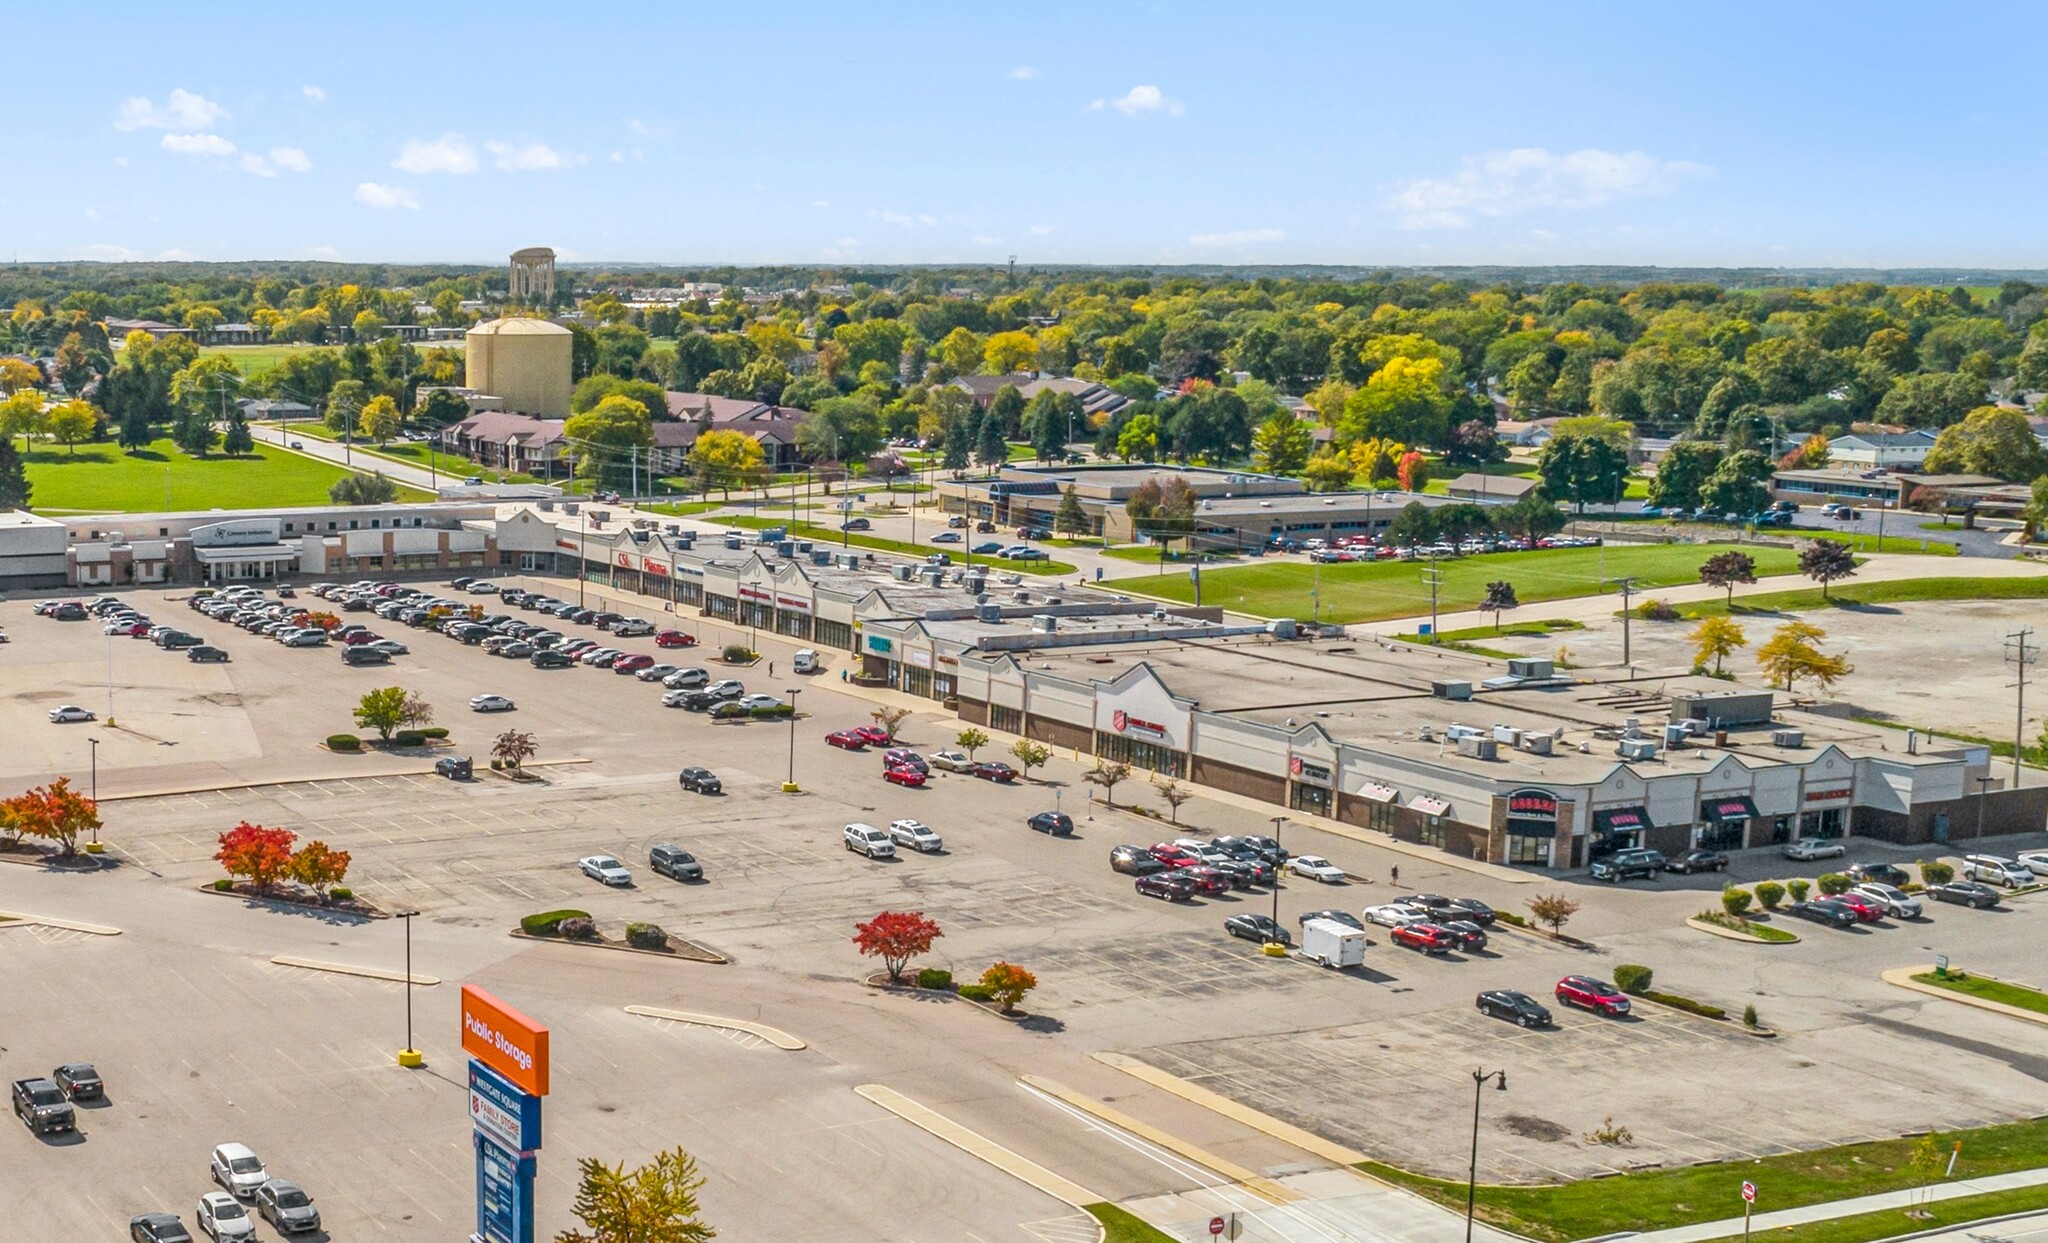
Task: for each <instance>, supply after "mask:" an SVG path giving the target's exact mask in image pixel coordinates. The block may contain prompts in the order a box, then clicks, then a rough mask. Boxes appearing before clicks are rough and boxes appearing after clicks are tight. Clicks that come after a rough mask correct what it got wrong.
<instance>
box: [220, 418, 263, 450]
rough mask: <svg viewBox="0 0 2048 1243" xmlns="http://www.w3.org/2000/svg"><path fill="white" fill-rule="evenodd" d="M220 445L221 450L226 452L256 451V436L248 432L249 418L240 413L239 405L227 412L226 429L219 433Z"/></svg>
mask: <svg viewBox="0 0 2048 1243" xmlns="http://www.w3.org/2000/svg"><path fill="white" fill-rule="evenodd" d="M220 447H221V452H223V453H228V454H243V453H253V452H255V451H256V438H255V437H254V436H251V435H250V434H249V419H248V416H247V415H244V414H243V413H242V411H241V408H240V407H237V408H236V409H234V410H233V411H231V412H230V413H229V414H228V426H227V431H225V432H223V433H222V434H221V439H220Z"/></svg>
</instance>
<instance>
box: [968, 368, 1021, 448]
mask: <svg viewBox="0 0 2048 1243" xmlns="http://www.w3.org/2000/svg"><path fill="white" fill-rule="evenodd" d="M1016 391H1017V390H1016V389H1013V388H1009V387H1005V388H1004V389H1003V392H1005V393H1014V392H1016ZM999 395H1000V394H999ZM974 460H975V461H977V462H980V463H981V464H982V465H983V466H1001V465H1002V464H1003V463H1005V462H1007V461H1009V460H1010V443H1009V441H1007V440H1005V439H1004V438H1003V420H1002V417H1001V416H1000V415H998V414H997V413H996V410H995V406H994V405H993V404H991V405H990V406H989V408H988V409H987V410H986V411H984V412H983V413H982V416H981V424H980V426H979V427H977V428H976V429H975V438H974Z"/></svg>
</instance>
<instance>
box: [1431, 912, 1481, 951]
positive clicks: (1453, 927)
mask: <svg viewBox="0 0 2048 1243" xmlns="http://www.w3.org/2000/svg"><path fill="white" fill-rule="evenodd" d="M1436 926H1437V927H1439V928H1441V929H1443V930H1444V931H1445V932H1448V933H1450V934H1451V938H1452V939H1453V940H1454V941H1456V942H1457V943H1458V948H1459V949H1461V950H1464V951H1465V952H1466V953H1473V952H1475V951H1478V950H1483V949H1485V948H1486V941H1487V937H1486V929H1484V928H1482V927H1480V926H1479V925H1478V924H1475V923H1473V922H1472V921H1471V920H1469V919H1439V920H1437V924H1436Z"/></svg>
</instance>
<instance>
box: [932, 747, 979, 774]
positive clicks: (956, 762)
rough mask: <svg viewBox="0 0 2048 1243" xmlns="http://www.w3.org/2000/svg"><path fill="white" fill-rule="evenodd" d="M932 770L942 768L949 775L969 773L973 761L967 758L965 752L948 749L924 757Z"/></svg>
mask: <svg viewBox="0 0 2048 1243" xmlns="http://www.w3.org/2000/svg"><path fill="white" fill-rule="evenodd" d="M925 758H926V760H927V761H929V762H930V764H931V766H932V767H933V768H943V769H945V770H946V771H947V772H949V773H971V772H973V771H974V761H973V760H970V759H968V758H967V753H966V752H965V751H954V750H951V749H950V748H949V749H945V750H939V751H934V752H932V753H931V754H930V755H928V756H926V757H925Z"/></svg>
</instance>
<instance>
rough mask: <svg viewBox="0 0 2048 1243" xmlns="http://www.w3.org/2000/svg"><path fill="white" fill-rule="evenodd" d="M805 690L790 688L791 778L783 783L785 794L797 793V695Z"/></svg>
mask: <svg viewBox="0 0 2048 1243" xmlns="http://www.w3.org/2000/svg"><path fill="white" fill-rule="evenodd" d="M801 694H803V691H801V690H799V689H798V688H796V687H794V686H792V687H790V688H789V780H787V781H785V782H783V783H782V792H783V793H784V794H795V793H796V792H797V789H796V697H797V696H798V695H801Z"/></svg>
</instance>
